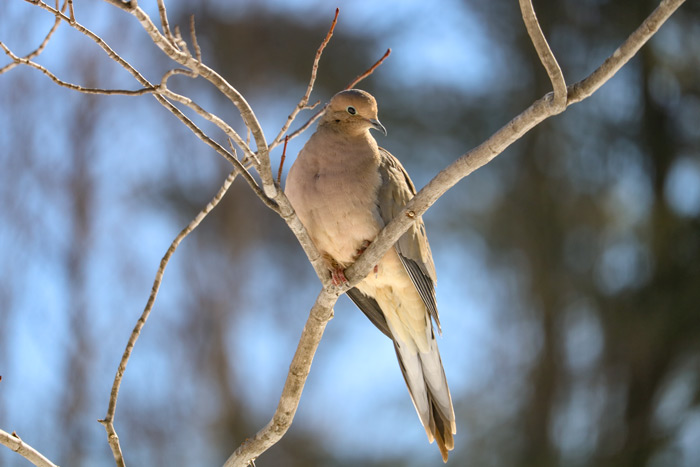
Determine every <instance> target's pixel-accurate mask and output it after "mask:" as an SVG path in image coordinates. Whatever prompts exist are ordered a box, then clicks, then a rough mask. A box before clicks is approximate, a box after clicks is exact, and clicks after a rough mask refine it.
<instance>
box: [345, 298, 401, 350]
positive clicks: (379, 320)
mask: <svg viewBox="0 0 700 467" xmlns="http://www.w3.org/2000/svg"><path fill="white" fill-rule="evenodd" d="M347 295H348V297H350V299H351V300H352V301H353V302H355V305H357V307H358V308H359V309H360V310H362V312H363V313H364V314H365V316H367V317H368V318H369V320H370V321H372V324H374V325H375V326H377V328H379V330H380V331H382V332H383V333H384V334H385V335H386V336H387V337H388V338H389V339H391V340H394V338H393V337H392V336H391V331H390V330H389V325H388V324H387V323H386V318H385V317H384V313H382V309H381V308H379V304H378V303H377V301H376V300H375V299H373V298H372V297H370V296H368V295H365V294H363V293H362V292H360V291H359V290H358V289H357V288H355V287H353V288H352V289H350V290H348V292H347Z"/></svg>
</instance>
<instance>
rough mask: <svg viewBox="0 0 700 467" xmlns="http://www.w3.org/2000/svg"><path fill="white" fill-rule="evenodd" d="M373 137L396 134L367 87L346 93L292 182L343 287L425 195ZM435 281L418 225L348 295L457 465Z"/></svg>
mask: <svg viewBox="0 0 700 467" xmlns="http://www.w3.org/2000/svg"><path fill="white" fill-rule="evenodd" d="M370 129H375V130H379V131H381V132H382V133H384V134H385V135H386V129H385V128H384V126H382V124H381V123H379V120H378V119H377V103H376V101H375V99H374V97H372V96H371V95H370V94H369V93H367V92H365V91H361V90H358V89H351V90H348V91H342V92H340V93H338V94H336V95H335V96H334V97H333V98H332V99H331V101H330V103H329V105H328V107H327V109H326V111H325V113H324V114H323V116H322V117H321V120H320V122H319V124H318V128H317V130H316V132H315V133H314V134H313V135H312V136H311V138H310V139H309V141H308V142H307V143H306V145H305V146H304V148H303V149H302V150H301V152H300V153H299V155H298V157H297V159H296V161H295V162H294V165H293V166H292V168H291V169H290V171H289V176H288V177H287V186H286V190H285V193H286V195H287V196H288V197H289V201H290V202H291V203H292V206H293V207H294V210H295V211H296V213H297V215H298V216H299V219H300V220H301V222H302V223H303V224H304V227H305V228H306V230H307V232H308V233H309V235H310V236H311V239H312V240H313V242H314V244H315V245H316V248H317V249H318V250H319V252H320V253H321V255H322V256H323V258H324V261H325V262H326V264H327V266H328V270H329V272H330V275H331V280H332V282H333V283H334V284H336V285H339V284H340V283H342V282H345V281H346V279H345V276H344V274H343V270H344V269H345V268H347V267H348V266H349V265H350V264H352V263H353V262H354V261H355V260H356V259H357V258H358V257H359V255H360V254H361V253H362V252H363V251H364V250H365V249H366V248H367V246H368V245H369V244H370V243H371V241H372V240H373V239H374V238H375V237H376V235H377V233H379V231H380V230H381V229H382V228H383V227H384V225H386V224H387V223H388V222H389V221H390V220H391V219H392V218H393V217H394V216H396V215H397V214H398V213H399V211H400V210H401V209H402V208H403V206H404V205H405V204H406V203H407V202H408V201H409V200H410V199H411V198H412V197H413V196H414V195H415V193H416V190H415V188H414V186H413V183H412V182H411V179H410V178H409V176H408V174H407V173H406V171H405V169H404V168H403V166H402V165H401V163H400V162H399V161H398V160H397V159H396V158H395V157H394V156H392V155H391V154H389V152H388V151H386V150H385V149H383V148H380V147H378V146H377V142H376V141H375V140H374V138H373V137H372V135H370V132H369V130H370ZM434 283H435V266H434V264H433V258H432V254H431V252H430V246H429V245H428V239H427V237H426V234H425V226H424V224H423V221H422V219H421V218H417V219H416V221H415V222H414V223H413V225H412V226H411V227H410V229H409V230H408V231H407V232H406V233H405V234H404V235H403V236H402V237H401V238H400V239H399V240H398V242H396V244H395V245H394V247H393V248H392V249H390V250H389V251H388V252H387V253H386V254H385V255H384V257H383V258H382V259H381V260H380V261H379V263H378V264H377V265H376V266H375V267H374V269H373V270H372V271H371V272H370V274H369V275H368V276H367V277H366V278H365V279H363V280H362V281H361V282H360V283H359V284H357V286H356V287H355V288H352V289H350V290H349V291H348V295H349V296H350V298H351V299H352V300H353V301H354V302H355V304H356V305H357V306H358V307H359V308H360V309H361V310H362V311H363V312H364V313H365V315H367V317H368V318H369V319H370V321H372V323H374V325H375V326H377V327H378V328H379V330H380V331H382V332H383V333H384V334H386V335H387V336H388V337H389V338H390V339H391V340H392V341H393V343H394V349H395V350H396V355H397V357H398V359H399V365H400V367H401V371H402V372H403V376H404V379H405V381H406V384H407V386H408V391H409V393H410V394H411V399H412V400H413V405H414V406H415V408H416V411H417V412H418V416H419V417H420V420H421V423H422V424H423V426H424V427H425V431H426V433H427V435H428V440H429V441H430V442H431V443H432V442H433V440H437V445H438V447H439V448H440V453H441V454H442V459H443V461H444V462H447V455H448V453H447V451H448V450H452V449H453V447H454V440H453V434H455V433H456V432H457V430H456V424H455V415H454V409H453V408H452V398H451V396H450V390H449V388H448V387H447V380H446V379H445V371H444V369H443V367H442V361H441V359H440V353H439V351H438V346H437V342H436V341H435V334H434V332H433V325H432V320H434V321H435V324H436V325H437V327H438V331H440V320H439V318H438V312H437V307H436V304H435V290H434V287H433V284H434ZM431 318H432V320H431Z"/></svg>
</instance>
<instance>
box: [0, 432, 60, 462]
mask: <svg viewBox="0 0 700 467" xmlns="http://www.w3.org/2000/svg"><path fill="white" fill-rule="evenodd" d="M0 444H3V445H5V446H7V447H8V448H10V449H12V450H13V451H14V452H16V453H17V454H19V455H20V456H22V457H24V458H25V459H27V460H28V461H29V462H31V463H32V464H34V465H36V466H37V467H57V466H56V464H54V463H53V462H51V461H50V460H48V459H47V458H46V457H45V456H44V455H43V454H41V453H40V452H39V451H37V450H36V449H34V448H33V447H31V446H30V445H28V444H27V443H25V442H24V441H22V439H21V438H20V437H19V436H17V434H16V433H14V432H13V433H12V434H10V433H8V432H6V431H4V430H0Z"/></svg>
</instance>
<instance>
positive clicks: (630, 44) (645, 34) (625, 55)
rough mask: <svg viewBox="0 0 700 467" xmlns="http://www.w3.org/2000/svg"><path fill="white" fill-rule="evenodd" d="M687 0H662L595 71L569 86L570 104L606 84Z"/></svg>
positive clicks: (579, 100)
mask: <svg viewBox="0 0 700 467" xmlns="http://www.w3.org/2000/svg"><path fill="white" fill-rule="evenodd" d="M683 3H685V0H662V1H661V3H660V4H659V6H658V7H657V8H656V9H655V10H654V11H653V13H652V14H651V15H649V17H648V18H647V19H645V20H644V22H643V23H642V24H641V25H640V26H639V27H638V28H637V29H636V30H635V31H634V32H633V33H632V34H631V35H630V36H629V37H628V38H627V40H626V41H625V42H623V43H622V45H620V47H618V48H617V50H615V52H614V53H613V54H612V55H611V56H610V57H608V58H607V59H606V60H605V61H604V62H603V64H602V65H600V66H599V67H598V68H597V69H596V70H595V71H594V72H593V73H591V74H590V75H589V76H588V77H586V78H585V79H582V80H581V81H579V82H578V83H574V84H573V85H571V86H569V87H568V88H567V91H568V102H567V103H568V104H569V105H570V104H575V103H577V102H581V101H582V100H584V99H585V98H587V97H588V96H590V95H591V94H593V93H594V92H596V91H597V90H598V88H599V87H601V86H602V85H603V84H605V83H606V82H607V81H608V80H609V79H610V78H612V77H613V75H615V73H617V72H618V71H619V70H620V68H622V67H623V66H624V64H625V63H627V62H628V61H629V60H630V59H631V58H632V57H634V56H635V55H636V53H637V52H638V51H639V49H641V48H642V46H643V45H644V44H646V43H647V41H648V40H649V39H650V38H651V37H652V36H653V35H654V34H656V31H658V30H659V28H660V27H661V25H662V24H664V23H665V22H666V20H667V19H668V18H669V17H670V16H671V15H672V14H673V13H674V12H675V11H676V10H677V9H678V8H679V7H680V6H681V5H682V4H683Z"/></svg>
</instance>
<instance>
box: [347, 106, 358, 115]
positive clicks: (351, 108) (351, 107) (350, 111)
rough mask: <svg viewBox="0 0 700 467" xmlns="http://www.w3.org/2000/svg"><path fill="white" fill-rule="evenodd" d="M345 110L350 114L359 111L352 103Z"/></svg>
mask: <svg viewBox="0 0 700 467" xmlns="http://www.w3.org/2000/svg"><path fill="white" fill-rule="evenodd" d="M345 110H347V111H348V113H349V114H350V115H355V114H356V113H357V110H355V107H353V106H351V105H349V106H348V108H347V109H345Z"/></svg>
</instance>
